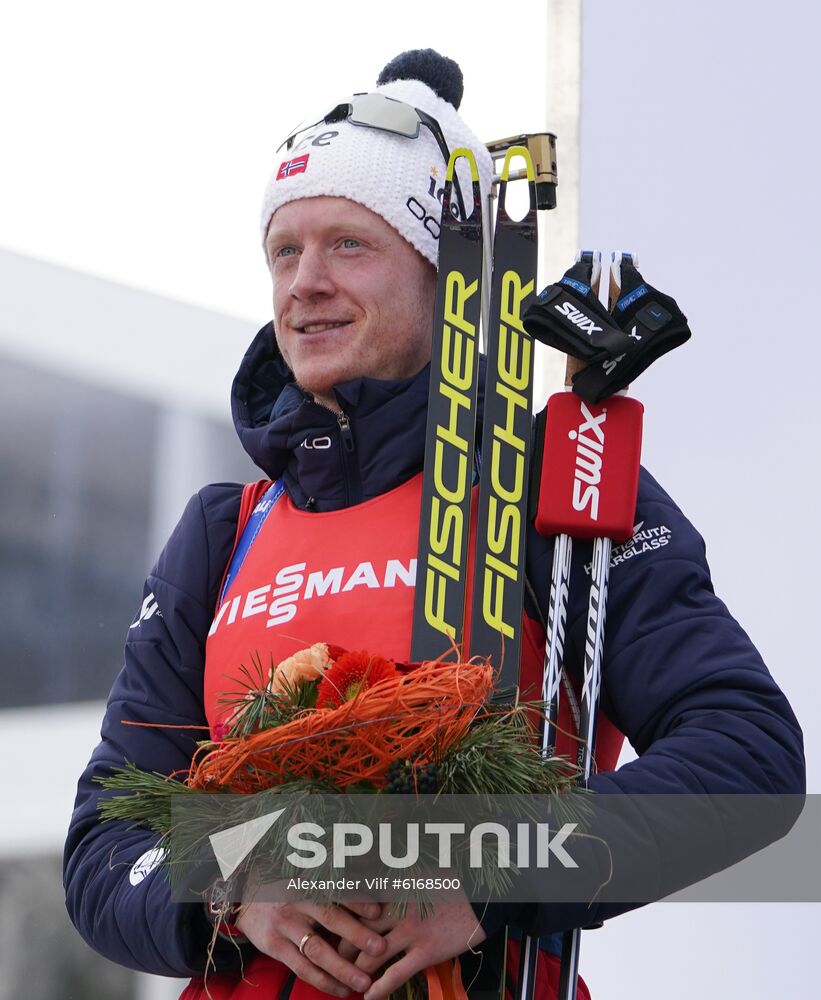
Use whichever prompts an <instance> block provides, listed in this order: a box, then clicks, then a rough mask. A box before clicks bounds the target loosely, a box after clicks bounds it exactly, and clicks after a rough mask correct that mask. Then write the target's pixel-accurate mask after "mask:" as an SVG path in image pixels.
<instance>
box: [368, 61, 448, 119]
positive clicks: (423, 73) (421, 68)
mask: <svg viewBox="0 0 821 1000" xmlns="http://www.w3.org/2000/svg"><path fill="white" fill-rule="evenodd" d="M394 80H421V81H422V83H426V84H427V85H428V86H429V87H430V89H431V90H432V91H433V92H434V94H436V95H437V97H441V98H442V100H443V101H447V102H448V104H452V105H453V107H454V108H455V109H456V110H457V111H458V110H459V105H460V104H461V103H462V95H463V94H464V92H465V81H464V79H463V77H462V71H461V69H460V68H459V63H457V62H454V60H453V59H448V57H447V56H442V55H439V53H438V52H436V50H435V49H408V51H407V52H400V53H399V55H398V56H396V57H395V58H394V59H391V61H390V62H389V63H388V65H387V66H386V67H385V68H384V69H383V70H382V72H381V73H380V74H379V77H378V79H377V81H376V83H377V86H380V87H381V86H382V85H383V84H385V83H392V82H393V81H394Z"/></svg>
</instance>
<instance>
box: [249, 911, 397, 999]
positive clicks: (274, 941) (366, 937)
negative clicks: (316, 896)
mask: <svg viewBox="0 0 821 1000" xmlns="http://www.w3.org/2000/svg"><path fill="white" fill-rule="evenodd" d="M381 913H382V907H381V906H380V905H379V904H378V903H349V904H347V906H346V907H342V906H320V905H318V904H315V903H266V902H261V901H260V902H250V903H248V904H246V905H245V906H243V908H242V911H241V913H240V915H239V917H238V918H237V921H236V926H237V928H238V929H239V930H240V931H242V933H243V934H244V935H245V937H247V938H248V940H249V941H250V942H251V944H253V945H254V946H255V947H256V948H257V949H258V950H259V951H261V952H263V953H264V954H266V955H270V956H271V958H275V959H277V960H278V961H280V962H283V963H284V964H285V965H287V966H288V968H289V969H292V970H293V971H294V972H295V973H296V974H297V976H298V977H299V978H300V979H304V980H305V982H307V983H310V984H311V985H312V986H315V987H316V988H317V989H318V990H322V992H323V993H331V994H333V995H334V996H338V997H346V996H348V994H349V993H350V991H351V990H352V989H353V990H355V991H356V992H357V993H364V992H365V991H366V990H367V989H368V988H369V987H370V985H371V981H372V980H371V976H370V975H369V974H368V972H367V971H366V970H364V969H362V968H356V967H355V966H354V965H353V964H352V963H351V962H349V961H348V960H347V959H346V958H345V957H344V955H342V954H340V953H339V951H337V949H336V948H335V947H334V946H333V945H332V944H331V943H330V942H328V941H326V940H325V938H324V937H323V935H322V928H324V929H325V930H326V931H328V932H329V933H330V934H335V935H337V936H338V937H339V938H341V939H342V942H345V943H346V944H347V945H348V946H349V947H350V948H352V949H354V950H355V951H356V952H359V954H360V956H361V957H363V958H364V957H365V956H367V957H368V959H369V960H371V961H373V963H374V965H373V968H374V969H378V968H379V966H380V965H382V963H383V962H384V961H385V959H384V957H382V956H385V955H386V948H387V943H386V940H385V938H383V937H382V936H381V935H380V934H379V932H378V931H375V930H374V929H372V928H369V927H367V926H365V924H364V923H363V922H362V921H363V919H370V920H374V921H377V920H379V918H380V915H381ZM360 918H361V919H360ZM306 934H310V937H309V938H308V940H307V941H306V942H305V944H304V946H303V948H302V952H301V953H300V950H299V945H300V942H301V941H302V940H303V938H304V937H305V935H306Z"/></svg>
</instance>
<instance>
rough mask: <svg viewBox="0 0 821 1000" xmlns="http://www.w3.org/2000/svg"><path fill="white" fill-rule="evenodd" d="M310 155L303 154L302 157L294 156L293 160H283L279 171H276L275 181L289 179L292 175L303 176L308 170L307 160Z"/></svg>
mask: <svg viewBox="0 0 821 1000" xmlns="http://www.w3.org/2000/svg"><path fill="white" fill-rule="evenodd" d="M310 155H311V154H310V153H304V154H303V155H302V156H295V157H294V158H293V160H284V161H283V162H282V163H280V165H279V170H277V180H278V181H282V180H285V178H286V177H291V176H293V175H294V174H304V173H305V171H306V170H307V169H308V159H309V157H310Z"/></svg>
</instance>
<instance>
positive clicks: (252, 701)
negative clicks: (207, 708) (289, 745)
mask: <svg viewBox="0 0 821 1000" xmlns="http://www.w3.org/2000/svg"><path fill="white" fill-rule="evenodd" d="M239 669H240V674H241V675H242V680H241V681H240V684H241V685H242V689H241V690H240V691H232V692H229V693H228V694H226V695H224V696H223V697H222V698H221V699H220V704H221V705H222V706H223V707H224V708H226V709H228V710H229V711H230V712H232V713H233V715H232V721H231V725H230V729H229V732H228V735H229V737H231V738H234V737H238V736H250V734H251V733H258V732H260V731H261V730H263V729H273V728H275V727H276V726H281V725H283V724H284V723H286V722H290V721H291V720H292V719H295V718H297V716H299V715H302V714H303V713H304V712H307V711H309V710H310V709H312V708H314V707H315V705H316V689H317V685H316V681H313V680H311V681H297V683H296V684H289V683H287V682H286V683H285V684H284V685H283V690H282V691H272V690H271V689H270V687H269V684H270V682H271V678H272V677H273V675H274V670H275V669H276V663H275V662H274V658H273V656H271V657H270V660H269V666H268V668H267V669H266V668H265V667H263V665H262V659H261V657H260V655H259V653H252V654H251V666H250V667H247V666H245V664H240V668H239Z"/></svg>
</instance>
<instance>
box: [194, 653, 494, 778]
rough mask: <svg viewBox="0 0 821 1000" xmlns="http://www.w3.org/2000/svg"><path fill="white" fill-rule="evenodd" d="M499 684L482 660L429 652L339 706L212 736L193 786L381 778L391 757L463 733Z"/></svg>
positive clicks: (442, 747) (443, 743) (426, 749)
mask: <svg viewBox="0 0 821 1000" xmlns="http://www.w3.org/2000/svg"><path fill="white" fill-rule="evenodd" d="M492 688H493V671H492V669H491V667H490V665H489V664H488V663H484V662H481V661H479V660H476V661H471V662H468V663H456V664H454V663H444V662H442V661H440V660H430V661H428V662H425V663H421V664H419V665H418V666H415V667H414V668H413V669H412V670H411V671H410V672H409V673H408V674H405V675H403V676H401V677H400V678H399V679H396V678H393V677H390V678H386V679H385V680H382V681H379V682H378V683H376V684H374V685H373V687H369V688H367V689H366V690H363V691H361V692H360V693H359V694H358V695H357V696H356V697H355V698H353V699H352V700H351V701H347V702H344V703H343V704H342V705H340V706H339V707H338V708H332V709H316V710H314V711H309V712H306V713H305V714H304V715H301V716H300V717H299V718H297V719H294V720H293V721H291V722H288V723H285V724H284V725H281V726H277V727H275V728H273V729H265V730H262V731H261V732H258V733H253V734H252V735H250V736H244V737H241V738H238V739H228V740H225V741H223V742H222V743H220V744H219V745H218V746H216V747H215V746H213V745H212V744H209V746H208V748H207V749H206V750H205V752H204V754H201V755H199V756H198V757H195V759H194V761H193V762H192V765H191V770H190V772H189V776H188V784H189V786H190V787H192V788H199V789H203V790H206V791H218V790H219V791H225V792H240V793H253V792H260V791H265V790H266V789H270V788H271V786H272V785H273V784H277V783H280V782H284V781H293V780H295V779H299V778H302V779H312V780H319V781H329V782H332V783H333V784H334V785H336V786H337V787H339V788H347V787H348V786H349V785H352V784H355V783H356V782H358V781H369V782H372V783H374V784H376V785H381V784H382V783H383V782H384V779H385V773H386V771H387V769H388V767H389V766H390V764H391V762H392V761H393V760H396V759H404V758H408V757H413V756H414V755H415V754H418V753H424V754H428V755H430V753H431V749H432V748H433V747H436V750H437V752H438V753H443V752H444V751H446V750H447V749H448V748H449V747H450V746H452V745H453V743H455V742H456V741H457V740H459V739H460V738H461V737H462V736H464V734H465V733H466V731H467V730H468V728H469V727H470V724H471V722H472V721H473V720H474V718H475V716H476V713H477V712H478V711H479V710H480V709H481V708H482V705H483V704H484V702H485V700H486V698H487V696H488V695H489V694H490V692H491V690H492Z"/></svg>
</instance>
